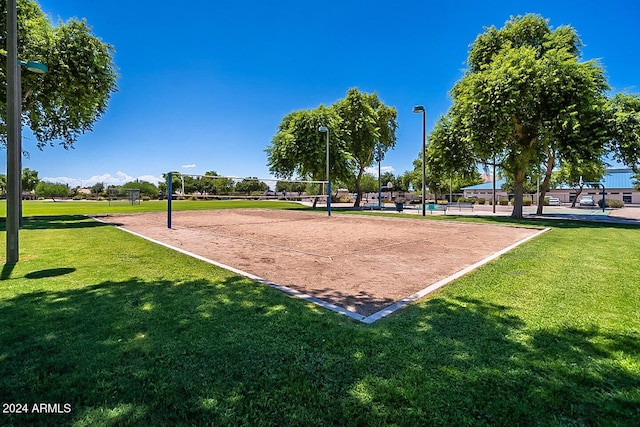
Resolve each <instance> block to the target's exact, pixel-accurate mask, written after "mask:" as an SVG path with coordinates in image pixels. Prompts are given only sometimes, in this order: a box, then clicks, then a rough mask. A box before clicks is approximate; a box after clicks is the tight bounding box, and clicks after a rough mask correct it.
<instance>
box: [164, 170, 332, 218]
mask: <svg viewBox="0 0 640 427" xmlns="http://www.w3.org/2000/svg"><path fill="white" fill-rule="evenodd" d="M178 177H179V179H178ZM174 179H175V180H176V182H175V183H174ZM174 184H175V185H174ZM324 197H326V209H327V214H328V216H331V182H330V181H312V180H294V179H277V178H256V177H245V178H242V177H237V176H219V175H196V174H183V173H180V172H169V173H167V228H171V226H172V215H173V206H172V204H173V200H174V199H178V200H182V199H186V198H188V199H192V200H256V201H258V200H283V201H295V200H297V201H299V202H301V203H309V202H310V201H312V202H313V206H314V207H315V206H316V203H317V201H318V200H321V199H322V198H324Z"/></svg>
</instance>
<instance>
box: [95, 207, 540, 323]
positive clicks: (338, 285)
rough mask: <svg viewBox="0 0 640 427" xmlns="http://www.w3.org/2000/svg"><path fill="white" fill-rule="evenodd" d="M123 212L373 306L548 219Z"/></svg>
mask: <svg viewBox="0 0 640 427" xmlns="http://www.w3.org/2000/svg"><path fill="white" fill-rule="evenodd" d="M172 218H173V219H172V228H171V229H168V228H167V226H166V213H160V212H154V213H144V214H127V215H113V216H111V217H109V218H106V220H108V221H110V222H114V223H117V224H118V225H120V226H121V227H123V228H125V229H127V230H131V231H134V232H136V233H139V234H141V235H143V236H146V237H149V238H152V239H155V240H158V241H161V242H163V243H166V244H168V245H171V246H175V247H178V248H181V249H183V250H186V251H188V252H191V253H194V254H197V255H200V256H202V257H205V258H207V259H210V260H214V261H217V262H219V263H222V264H225V265H228V266H231V267H234V268H236V269H239V270H242V271H245V272H248V273H251V274H253V275H255V276H258V277H261V278H263V279H266V280H268V281H271V282H275V283H278V284H280V285H283V286H287V287H289V288H291V289H295V290H297V291H299V292H302V293H305V294H308V295H311V296H313V297H316V298H319V299H322V300H324V301H327V302H330V303H332V304H335V305H337V306H340V307H343V308H345V309H346V310H348V311H351V312H354V313H359V314H361V315H363V316H369V315H371V314H373V313H375V312H378V311H379V310H381V309H383V308H385V307H387V306H389V305H391V304H393V303H395V302H396V301H398V300H402V299H404V298H407V297H409V296H411V295H413V294H415V293H416V292H418V291H420V290H422V289H424V288H426V287H427V286H429V285H431V284H433V283H436V282H438V281H440V280H442V279H444V278H446V277H448V276H450V275H452V274H454V273H456V272H458V271H460V270H462V269H464V268H465V267H468V266H470V265H473V264H475V263H477V262H479V261H480V260H482V259H484V258H486V257H488V256H490V255H492V254H494V253H496V252H498V251H500V250H503V249H504V248H506V247H509V246H511V245H513V244H515V243H517V242H519V241H521V240H522V239H524V238H527V237H529V236H532V235H534V234H535V233H537V232H539V231H540V230H539V229H534V228H523V227H510V226H500V225H484V224H469V223H459V222H448V221H423V220H417V219H409V218H385V217H375V216H354V215H334V216H332V217H328V216H327V215H326V214H320V213H310V212H296V211H282V210H258V209H238V210H235V209H233V210H213V211H178V212H175V211H174V212H173V217H172Z"/></svg>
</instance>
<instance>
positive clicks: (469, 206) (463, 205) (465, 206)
mask: <svg viewBox="0 0 640 427" xmlns="http://www.w3.org/2000/svg"><path fill="white" fill-rule="evenodd" d="M456 206H457V207H458V210H459V211H462V209H471V212H473V203H469V202H458V203H457V204H456Z"/></svg>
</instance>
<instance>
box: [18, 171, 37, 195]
mask: <svg viewBox="0 0 640 427" xmlns="http://www.w3.org/2000/svg"><path fill="white" fill-rule="evenodd" d="M39 182H40V179H39V178H38V171H34V170H31V169H29V168H24V169H22V191H32V190H34V189H35V188H36V185H38V183H39Z"/></svg>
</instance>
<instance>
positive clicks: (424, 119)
mask: <svg viewBox="0 0 640 427" xmlns="http://www.w3.org/2000/svg"><path fill="white" fill-rule="evenodd" d="M413 112H414V113H422V216H425V214H426V211H425V200H424V188H425V151H426V140H427V134H426V131H427V110H425V108H424V106H422V105H416V106H415V107H413Z"/></svg>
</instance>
